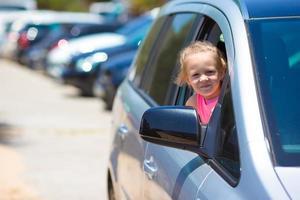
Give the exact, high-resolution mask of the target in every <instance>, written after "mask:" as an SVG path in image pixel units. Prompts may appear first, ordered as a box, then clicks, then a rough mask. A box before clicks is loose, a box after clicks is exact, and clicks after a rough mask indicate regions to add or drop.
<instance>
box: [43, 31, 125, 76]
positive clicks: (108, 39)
mask: <svg viewBox="0 0 300 200" xmlns="http://www.w3.org/2000/svg"><path fill="white" fill-rule="evenodd" d="M125 42H126V37H125V36H124V35H121V34H118V33H98V34H92V35H88V36H82V37H79V38H75V39H71V40H69V41H67V40H61V41H60V42H59V43H58V46H57V47H55V48H53V49H52V50H50V51H49V54H48V56H47V72H48V74H49V75H50V76H52V77H55V78H59V77H60V74H61V71H62V70H63V68H64V67H65V66H66V65H67V64H68V63H69V62H70V60H71V57H72V56H74V55H77V54H81V53H87V52H91V51H93V50H95V49H100V48H109V47H113V46H118V45H122V44H124V43H125Z"/></svg>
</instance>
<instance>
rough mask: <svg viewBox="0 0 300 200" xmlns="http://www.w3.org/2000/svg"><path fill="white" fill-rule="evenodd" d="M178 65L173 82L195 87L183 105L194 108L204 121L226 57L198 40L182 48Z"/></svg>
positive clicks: (215, 99) (213, 102)
mask: <svg viewBox="0 0 300 200" xmlns="http://www.w3.org/2000/svg"><path fill="white" fill-rule="evenodd" d="M180 65H181V66H180V72H179V74H178V76H177V79H176V83H177V84H178V85H180V86H181V85H183V84H185V83H186V84H188V85H189V86H190V87H192V88H193V90H194V94H193V95H192V96H191V97H190V98H189V99H188V100H187V102H186V104H185V105H186V106H192V107H194V108H195V109H196V110H197V112H198V114H199V116H200V120H201V122H202V123H203V124H207V123H208V122H209V119H210V116H211V114H212V111H213V109H214V107H215V105H216V104H217V102H218V98H219V94H220V91H221V84H222V80H223V78H224V75H225V71H226V62H225V59H224V57H223V55H222V53H221V51H220V50H219V49H218V48H217V47H215V46H214V45H213V44H211V43H209V42H206V41H205V42H201V41H197V42H194V43H192V44H190V45H189V46H187V47H186V48H184V49H183V50H182V51H181V53H180Z"/></svg>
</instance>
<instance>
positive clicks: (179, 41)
mask: <svg viewBox="0 0 300 200" xmlns="http://www.w3.org/2000/svg"><path fill="white" fill-rule="evenodd" d="M197 16H198V15H197V14H195V13H181V14H177V15H175V16H174V17H173V19H172V21H171V23H170V25H169V27H168V29H167V30H166V32H165V35H164V37H163V40H162V41H160V44H159V46H158V47H157V48H156V55H157V56H156V57H155V58H154V59H153V60H152V62H151V63H150V67H149V69H150V70H149V71H147V72H146V74H145V75H146V76H145V78H144V79H143V84H142V89H143V90H144V91H145V92H146V93H147V94H148V95H149V96H150V97H151V98H152V100H154V101H155V102H156V103H157V104H159V105H163V104H165V100H166V96H167V94H168V89H169V87H170V85H172V83H173V82H174V79H175V74H174V75H173V73H174V70H175V69H176V64H177V61H178V59H177V57H178V54H179V51H180V50H181V49H182V48H183V46H184V45H185V44H186V43H187V42H188V41H191V40H192V38H193V36H194V34H193V33H194V30H193V28H192V27H193V25H194V24H195V20H196V18H197Z"/></svg>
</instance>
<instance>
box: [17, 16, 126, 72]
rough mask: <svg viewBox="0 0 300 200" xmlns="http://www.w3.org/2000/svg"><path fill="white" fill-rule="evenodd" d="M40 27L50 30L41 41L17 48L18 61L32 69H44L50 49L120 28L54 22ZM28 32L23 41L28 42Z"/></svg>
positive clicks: (117, 26)
mask: <svg viewBox="0 0 300 200" xmlns="http://www.w3.org/2000/svg"><path fill="white" fill-rule="evenodd" d="M41 26H44V27H48V29H50V30H49V31H48V32H47V33H46V34H42V39H41V40H39V41H35V43H33V42H32V40H31V42H30V43H29V44H28V45H26V46H25V47H23V48H22V47H21V45H19V48H18V49H19V51H18V53H19V60H20V61H21V63H23V64H25V65H27V66H28V67H30V68H33V69H45V65H46V56H47V54H48V52H49V51H50V50H51V49H52V48H55V47H57V46H58V44H59V43H62V42H63V41H65V42H67V41H68V40H70V39H73V38H78V37H82V36H86V35H91V34H95V33H102V32H113V31H115V30H116V29H117V28H119V27H121V24H120V23H112V22H110V23H108V22H103V23H99V22H97V23H93V22H90V23H89V22H86V23H78V22H73V23H72V22H68V23H59V22H54V23H51V24H44V25H42V24H39V25H38V27H41ZM28 30H30V28H29V29H27V31H26V32H24V35H25V39H24V40H25V41H27V40H28Z"/></svg>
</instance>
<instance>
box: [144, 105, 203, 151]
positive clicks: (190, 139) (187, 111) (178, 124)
mask: <svg viewBox="0 0 300 200" xmlns="http://www.w3.org/2000/svg"><path fill="white" fill-rule="evenodd" d="M201 129H202V127H201V125H200V122H199V117H198V114H197V111H196V110H195V109H193V108H191V107H186V106H160V107H154V108H150V109H148V110H147V111H146V112H145V113H144V114H143V117H142V120H141V125H140V136H141V137H142V138H143V139H144V140H146V141H148V142H152V143H156V144H161V145H164V146H169V147H175V148H179V149H186V150H189V151H192V152H196V153H198V154H201V152H200V146H201V139H202V138H201V132H202V130H201Z"/></svg>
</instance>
